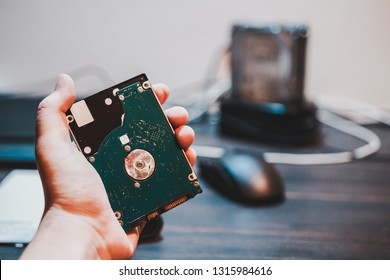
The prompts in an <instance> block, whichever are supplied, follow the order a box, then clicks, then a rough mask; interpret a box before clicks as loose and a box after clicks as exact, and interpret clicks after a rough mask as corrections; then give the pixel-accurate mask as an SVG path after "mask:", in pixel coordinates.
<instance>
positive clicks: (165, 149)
mask: <svg viewBox="0 0 390 280" xmlns="http://www.w3.org/2000/svg"><path fill="white" fill-rule="evenodd" d="M80 102H81V103H80ZM67 118H68V122H69V127H70V130H71V133H72V136H73V138H74V140H75V142H76V143H77V145H78V148H79V149H80V151H81V152H82V153H83V154H84V156H85V157H86V158H87V159H88V161H89V162H90V163H91V164H92V165H93V166H94V167H95V169H96V170H97V172H98V173H99V175H100V177H101V178H102V181H103V183H104V186H105V188H106V192H107V195H108V198H109V201H110V204H111V207H112V209H113V212H114V214H115V216H116V217H117V219H118V221H119V223H120V224H121V225H122V226H123V228H124V230H125V231H128V230H129V229H130V228H132V227H134V226H137V225H138V224H139V223H141V222H143V221H147V220H150V219H153V218H154V217H156V216H158V215H159V214H161V213H163V212H166V211H168V210H170V209H172V208H174V207H175V206H177V205H179V204H181V203H183V202H185V201H186V200H188V199H189V198H192V197H194V196H195V195H196V194H198V193H201V192H202V190H201V188H200V186H199V182H198V180H197V177H196V175H195V173H194V171H193V169H192V167H191V165H190V164H189V162H188V159H187V158H186V156H185V153H184V151H183V150H182V149H181V148H180V146H179V145H178V143H177V140H176V137H175V134H174V130H173V129H172V127H171V125H170V123H169V121H168V119H167V118H166V116H165V114H164V112H163V110H162V108H161V106H160V103H159V101H158V99H157V98H156V96H155V94H154V92H153V89H152V87H151V84H150V82H149V81H148V79H147V77H146V75H144V74H142V75H140V76H137V77H135V78H133V79H130V80H128V81H126V82H123V83H121V84H118V85H116V86H113V87H111V88H109V89H106V90H104V91H102V92H100V93H97V94H95V95H93V96H91V97H88V98H86V99H84V100H82V101H79V102H77V103H75V104H74V105H73V106H72V107H71V108H70V110H69V111H68V112H67Z"/></svg>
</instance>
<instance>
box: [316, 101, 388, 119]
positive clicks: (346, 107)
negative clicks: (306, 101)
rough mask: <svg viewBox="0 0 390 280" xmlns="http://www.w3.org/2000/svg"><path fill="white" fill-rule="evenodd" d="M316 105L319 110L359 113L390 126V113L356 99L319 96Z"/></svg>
mask: <svg viewBox="0 0 390 280" xmlns="http://www.w3.org/2000/svg"><path fill="white" fill-rule="evenodd" d="M315 104H316V105H317V106H318V107H319V108H323V109H328V110H330V111H335V110H340V111H343V112H346V111H352V112H355V113H359V114H361V115H363V116H365V117H368V118H370V119H371V120H374V121H376V122H381V123H384V124H387V125H388V126H390V112H387V111H385V110H383V109H381V108H378V107H376V106H374V105H371V104H368V103H366V102H363V101H361V100H358V99H356V98H352V97H347V96H335V95H326V96H318V97H316V98H315Z"/></svg>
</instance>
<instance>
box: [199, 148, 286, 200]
mask: <svg viewBox="0 0 390 280" xmlns="http://www.w3.org/2000/svg"><path fill="white" fill-rule="evenodd" d="M198 167H199V175H200V177H201V178H202V179H204V180H205V181H206V183H208V184H209V186H210V187H212V188H213V189H215V190H217V191H218V192H219V193H220V194H222V195H223V196H225V197H227V198H229V199H231V200H233V201H236V202H239V203H242V204H247V205H270V204H277V203H280V202H282V201H283V200H284V197H285V195H284V184H283V180H282V179H281V177H280V175H279V173H278V171H277V170H276V169H275V167H274V166H273V165H272V164H270V163H267V162H266V161H265V160H264V159H263V158H262V157H261V156H259V155H255V154H250V153H248V152H243V151H229V152H226V153H225V154H224V155H222V156H221V157H220V158H200V159H199V160H198Z"/></svg>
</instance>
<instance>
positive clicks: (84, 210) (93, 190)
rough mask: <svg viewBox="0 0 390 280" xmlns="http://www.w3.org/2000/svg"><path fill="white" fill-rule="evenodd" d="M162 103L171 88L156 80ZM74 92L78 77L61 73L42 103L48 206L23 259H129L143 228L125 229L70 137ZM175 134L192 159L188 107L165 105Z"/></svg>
mask: <svg viewBox="0 0 390 280" xmlns="http://www.w3.org/2000/svg"><path fill="white" fill-rule="evenodd" d="M153 89H154V92H155V93H156V96H157V98H158V99H159V101H160V103H161V104H162V103H164V102H165V101H166V100H167V98H168V96H169V90H168V88H167V87H166V86H165V85H163V84H157V85H155V86H153ZM75 98H76V94H75V88H74V83H73V81H72V79H71V78H70V77H69V76H68V75H65V74H62V75H60V76H59V78H58V80H57V84H56V86H55V91H54V92H53V93H52V94H50V95H49V96H48V97H46V98H45V99H44V100H43V101H42V102H41V103H40V105H39V108H38V114H37V139H36V159H37V166H38V170H39V174H40V176H41V181H42V184H43V188H44V193H45V210H44V214H43V218H42V221H41V224H40V226H39V229H38V232H37V234H36V236H35V237H34V239H33V240H32V241H31V243H30V244H29V246H28V247H27V248H26V250H25V251H24V253H23V255H22V256H21V258H22V259H32V258H35V259H129V258H131V257H132V256H133V254H134V252H135V249H136V246H137V243H138V238H139V235H140V231H141V229H140V228H139V227H137V228H134V229H132V230H131V231H130V232H127V233H125V232H124V231H123V229H122V227H121V226H120V225H119V223H118V221H117V219H116V218H115V216H114V214H113V211H112V209H111V206H110V204H109V201H108V197H107V194H106V191H105V189H104V185H103V182H102V181H101V179H100V177H99V174H98V173H97V172H96V170H95V169H94V168H93V166H92V165H91V164H90V163H89V162H88V161H87V160H86V159H85V158H84V156H83V155H82V154H81V153H80V152H79V151H78V150H77V148H76V146H75V145H74V144H73V143H72V142H71V140H70V137H69V131H68V124H67V120H66V117H65V112H66V111H67V110H68V109H69V108H70V106H71V105H72V104H73V103H74V101H75ZM165 113H166V115H167V117H168V119H169V121H170V122H171V124H172V127H173V128H174V130H175V133H176V137H177V140H178V142H179V144H180V145H181V147H182V148H183V149H184V150H185V152H186V155H187V157H188V159H189V161H190V163H191V164H194V163H195V160H196V153H195V151H194V150H193V149H192V148H191V147H190V146H191V144H192V142H193V140H194V132H193V130H192V129H191V128H190V127H188V126H185V124H186V123H187V120H188V113H187V111H186V110H185V109H184V108H181V107H173V108H170V109H168V110H166V111H165Z"/></svg>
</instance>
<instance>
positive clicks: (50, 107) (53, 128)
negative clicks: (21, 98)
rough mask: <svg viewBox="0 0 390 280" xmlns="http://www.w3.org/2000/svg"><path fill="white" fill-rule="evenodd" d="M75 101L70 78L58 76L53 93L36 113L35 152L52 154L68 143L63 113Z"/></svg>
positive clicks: (67, 132) (64, 75)
mask: <svg viewBox="0 0 390 280" xmlns="http://www.w3.org/2000/svg"><path fill="white" fill-rule="evenodd" d="M75 99H76V93H75V87H74V83H73V80H72V78H71V77H69V76H68V75H66V74H61V75H59V76H58V79H57V83H56V86H55V89H54V92H53V93H51V94H50V95H49V96H47V97H46V98H45V99H43V100H42V101H41V103H40V104H39V106H38V113H37V127H36V135H37V143H36V144H37V145H36V148H37V152H38V154H39V152H40V151H42V150H46V151H47V152H54V151H56V150H58V149H59V148H61V147H63V146H62V145H61V144H64V143H68V144H69V143H70V138H69V131H68V126H67V120H66V117H65V112H66V111H67V110H68V109H69V108H70V106H72V104H73V103H74V101H75Z"/></svg>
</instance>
